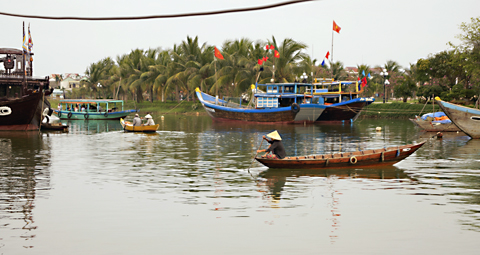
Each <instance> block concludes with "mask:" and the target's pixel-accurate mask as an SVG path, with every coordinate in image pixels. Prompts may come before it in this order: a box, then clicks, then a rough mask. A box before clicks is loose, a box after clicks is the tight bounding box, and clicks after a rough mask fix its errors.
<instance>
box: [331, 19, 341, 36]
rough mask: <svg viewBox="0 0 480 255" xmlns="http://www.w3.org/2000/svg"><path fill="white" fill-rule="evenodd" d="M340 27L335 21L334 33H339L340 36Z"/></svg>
mask: <svg viewBox="0 0 480 255" xmlns="http://www.w3.org/2000/svg"><path fill="white" fill-rule="evenodd" d="M340 29H341V28H340V27H339V26H338V25H337V23H335V20H334V21H333V31H335V32H337V33H339V34H340Z"/></svg>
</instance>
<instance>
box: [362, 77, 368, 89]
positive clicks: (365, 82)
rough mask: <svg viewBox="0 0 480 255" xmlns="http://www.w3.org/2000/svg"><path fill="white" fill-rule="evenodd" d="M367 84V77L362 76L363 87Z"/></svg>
mask: <svg viewBox="0 0 480 255" xmlns="http://www.w3.org/2000/svg"><path fill="white" fill-rule="evenodd" d="M366 85H367V77H363V79H362V87H365V86H366Z"/></svg>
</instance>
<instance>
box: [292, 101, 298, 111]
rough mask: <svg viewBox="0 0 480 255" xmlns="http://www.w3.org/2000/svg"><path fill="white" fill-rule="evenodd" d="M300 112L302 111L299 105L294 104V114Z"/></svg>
mask: <svg viewBox="0 0 480 255" xmlns="http://www.w3.org/2000/svg"><path fill="white" fill-rule="evenodd" d="M299 111H300V105H298V104H297V103H293V104H292V112H294V113H298V112H299Z"/></svg>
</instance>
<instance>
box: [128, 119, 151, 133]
mask: <svg viewBox="0 0 480 255" xmlns="http://www.w3.org/2000/svg"><path fill="white" fill-rule="evenodd" d="M120 124H122V127H123V130H125V131H128V132H156V131H157V130H158V127H159V126H160V125H159V124H155V125H149V126H145V125H142V126H133V124H132V123H131V122H129V121H125V120H124V119H120Z"/></svg>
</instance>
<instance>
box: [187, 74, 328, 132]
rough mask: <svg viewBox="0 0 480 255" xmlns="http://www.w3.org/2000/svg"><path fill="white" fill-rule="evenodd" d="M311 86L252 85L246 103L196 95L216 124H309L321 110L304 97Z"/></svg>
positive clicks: (282, 84) (202, 93)
mask: <svg viewBox="0 0 480 255" xmlns="http://www.w3.org/2000/svg"><path fill="white" fill-rule="evenodd" d="M307 87H310V90H311V87H312V84H303V83H281V84H278V83H271V84H257V85H252V87H251V89H252V98H251V100H250V101H249V102H243V100H242V99H241V98H238V101H237V100H228V99H220V98H218V97H214V96H211V95H208V94H206V93H204V92H202V91H200V89H199V88H197V89H196V90H195V91H196V94H197V97H198V99H199V100H200V102H201V103H202V106H203V107H204V109H205V111H206V112H207V113H208V115H210V117H212V119H213V120H215V121H246V122H258V123H312V122H315V121H316V120H317V119H318V117H319V116H320V114H321V113H322V112H323V110H324V109H323V108H321V107H317V106H315V105H314V104H312V100H311V99H312V96H311V95H307V94H305V91H307Z"/></svg>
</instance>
